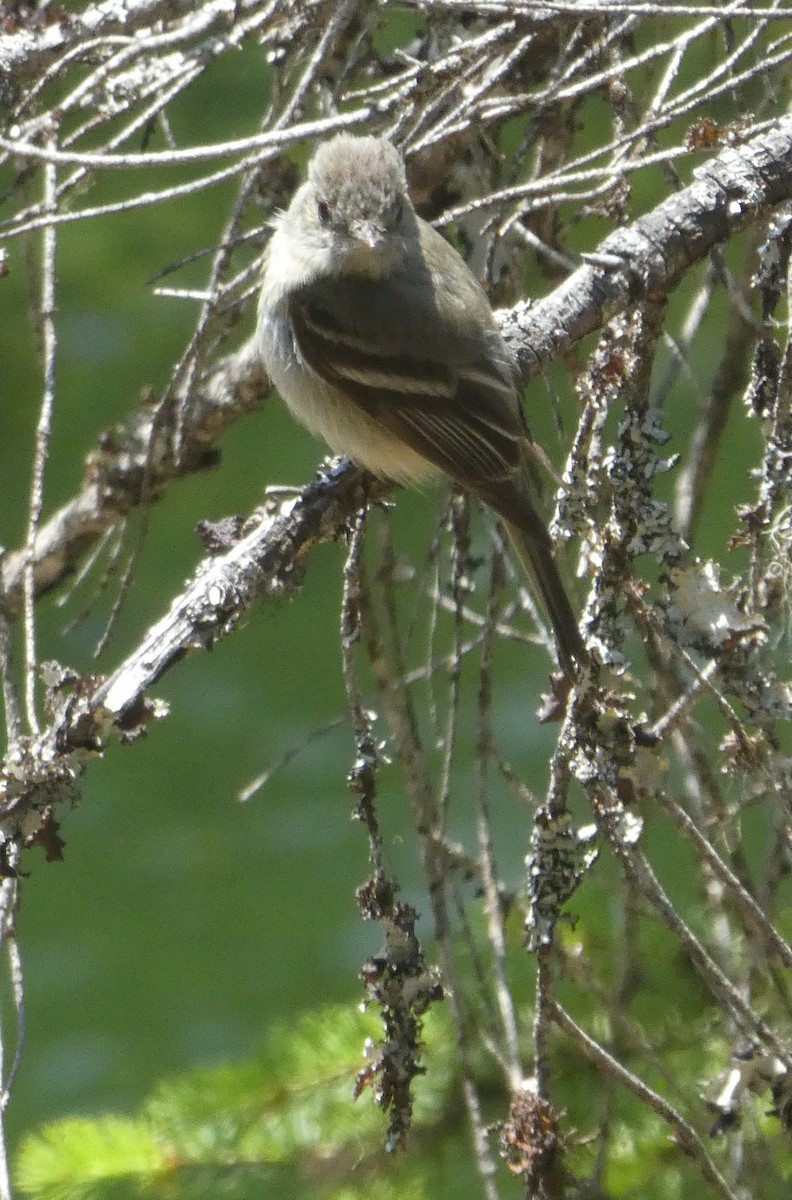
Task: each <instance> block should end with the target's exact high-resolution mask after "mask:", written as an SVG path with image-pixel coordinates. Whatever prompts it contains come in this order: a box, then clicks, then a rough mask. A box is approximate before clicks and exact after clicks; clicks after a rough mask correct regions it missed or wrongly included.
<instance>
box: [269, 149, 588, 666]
mask: <svg viewBox="0 0 792 1200" xmlns="http://www.w3.org/2000/svg"><path fill="white" fill-rule="evenodd" d="M258 336H259V339H260V345H261V352H262V355H263V358H264V364H265V366H266V369H267V372H268V374H269V376H270V379H271V380H272V382H273V384H274V385H275V387H276V388H277V390H278V391H279V392H280V394H281V396H282V397H283V399H284V400H285V401H286V404H287V405H288V407H289V408H290V410H291V412H292V413H293V415H294V416H295V417H296V419H297V420H298V421H300V422H301V423H302V424H303V425H305V426H306V427H307V428H308V429H310V430H311V431H312V432H313V433H315V434H318V435H319V436H320V437H321V438H323V439H324V441H325V442H326V443H327V445H328V446H329V447H330V449H331V450H332V451H333V452H334V453H336V454H344V455H347V456H348V457H349V458H351V459H353V460H354V461H355V462H356V463H358V464H359V465H360V466H362V467H365V468H366V469H367V470H369V471H371V472H372V474H374V475H377V476H378V477H379V478H381V479H389V480H393V481H394V482H396V483H415V482H418V481H421V480H426V479H427V478H428V477H430V476H431V475H433V474H438V473H445V474H446V475H448V476H449V477H450V478H451V479H452V480H453V481H454V483H456V484H458V485H459V486H460V487H461V488H463V489H465V490H466V491H468V492H471V493H472V494H473V495H474V496H478V497H479V499H481V500H483V501H484V502H485V503H486V504H488V505H489V506H490V508H492V509H494V511H495V512H496V513H497V514H498V516H499V517H501V519H502V520H503V523H504V525H505V527H506V530H507V532H508V534H509V537H510V539H511V541H512V543H513V545H514V548H515V550H516V551H517V554H518V555H519V557H520V560H521V562H522V563H523V566H524V568H525V570H526V572H527V575H528V578H529V581H530V582H531V583H532V586H533V588H534V590H535V591H536V593H537V594H538V596H539V597H540V599H541V602H542V604H543V606H544V608H545V609H546V611H547V614H548V616H549V617H550V620H551V622H552V625H553V630H554V632H555V638H556V642H557V645H558V653H559V658H560V661H561V664H562V666H563V668H564V671H565V673H566V674H567V676H568V677H569V678H570V679H574V678H576V677H577V675H578V672H579V670H580V668H581V667H582V666H583V665H584V664H585V663H586V662H587V661H588V653H587V650H586V647H585V644H584V642H583V639H582V637H581V635H580V631H579V629H578V625H577V621H576V619H575V615H574V613H573V611H572V607H571V605H570V603H569V599H568V597H567V594H566V591H565V590H564V585H563V583H562V582H561V578H560V576H559V573H558V568H557V567H556V564H555V560H554V558H553V548H552V543H551V541H550V537H549V534H548V532H547V529H546V527H545V525H544V523H543V521H542V520H541V518H540V517H539V515H538V513H537V511H536V508H535V506H534V502H533V499H532V495H531V481H530V472H529V469H528V455H529V454H530V434H529V432H528V428H527V426H526V424H525V418H524V416H523V411H522V407H521V405H520V398H519V392H518V381H517V372H516V366H515V363H514V360H513V357H512V355H511V354H510V352H509V350H508V348H507V347H506V344H505V343H504V341H503V338H502V337H501V335H500V332H499V330H498V326H497V323H496V321H495V318H494V316H493V313H492V309H491V308H490V306H489V302H488V300H487V297H486V295H485V293H484V291H483V289H482V288H481V287H480V285H479V284H478V282H477V281H476V279H475V278H474V276H473V275H472V273H471V272H470V270H469V268H468V267H467V265H466V264H465V262H464V261H463V259H462V258H461V257H460V256H459V254H457V252H456V250H454V248H453V247H452V246H450V245H449V243H448V242H446V241H445V240H444V238H442V237H441V236H440V234H439V233H437V232H436V231H435V230H434V229H432V227H431V225H428V224H427V223H426V222H425V221H423V220H421V218H420V217H418V216H417V215H416V212H415V210H414V208H413V206H412V204H411V202H410V198H409V195H408V193H407V180H406V176H405V172H404V163H403V162H402V159H401V156H400V155H399V153H398V151H397V150H396V149H395V148H394V147H393V146H392V145H391V144H390V143H389V142H387V141H385V139H384V138H377V137H353V136H351V135H350V134H345V133H342V134H338V135H337V136H336V137H334V138H332V139H331V140H330V141H328V142H325V143H324V144H323V145H321V146H320V147H319V149H318V150H317V151H316V153H315V155H314V157H313V159H312V161H311V164H310V167H309V170H308V178H307V180H306V182H305V183H304V184H303V185H302V186H301V187H300V188H299V189H298V191H297V192H296V193H295V195H294V198H293V199H292V202H291V204H290V205H289V207H288V209H286V211H285V212H282V213H280V214H279V215H278V217H277V219H276V221H275V225H274V232H273V234H272V237H271V239H270V242H269V245H268V247H267V252H266V258H265V266H264V275H263V281H262V287H261V300H260V304H259V327H258Z"/></svg>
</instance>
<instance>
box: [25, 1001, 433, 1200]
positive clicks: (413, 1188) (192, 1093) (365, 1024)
mask: <svg viewBox="0 0 792 1200" xmlns="http://www.w3.org/2000/svg"><path fill="white" fill-rule="evenodd" d="M378 1033H379V1029H378V1026H377V1021H376V1017H375V1016H374V1015H373V1014H371V1013H365V1014H361V1013H360V1012H356V1011H353V1010H350V1009H349V1008H344V1007H340V1006H339V1007H334V1008H327V1009H324V1010H321V1011H318V1012H315V1013H310V1014H308V1015H306V1016H304V1017H302V1018H300V1019H299V1021H298V1022H297V1023H296V1024H295V1025H294V1026H286V1025H282V1026H280V1027H278V1028H275V1029H273V1030H272V1031H271V1033H270V1034H269V1035H268V1036H267V1038H266V1041H265V1043H264V1045H263V1046H262V1048H261V1051H260V1052H259V1054H258V1055H257V1056H256V1057H255V1059H253V1060H251V1061H249V1062H246V1063H240V1064H237V1065H224V1066H220V1067H216V1068H213V1069H209V1068H206V1069H201V1070H197V1071H192V1072H189V1073H187V1074H185V1075H183V1076H180V1077H178V1078H176V1079H174V1080H171V1081H169V1082H168V1083H163V1084H162V1085H160V1087H158V1088H157V1090H156V1092H155V1093H154V1095H153V1096H152V1097H151V1098H150V1099H149V1100H147V1101H146V1102H145V1103H144V1105H143V1107H142V1110H141V1112H140V1114H139V1116H137V1117H135V1118H129V1119H124V1118H121V1117H116V1116H102V1117H98V1118H95V1119H93V1120H91V1119H88V1118H83V1119H79V1120H76V1119H75V1120H65V1121H58V1122H55V1123H54V1124H51V1125H48V1126H46V1127H45V1128H44V1129H43V1130H42V1131H41V1132H39V1133H37V1134H34V1135H32V1136H29V1137H28V1138H27V1139H26V1140H25V1142H24V1144H23V1146H22V1149H21V1152H20V1154H19V1158H18V1163H17V1172H16V1178H17V1185H18V1187H19V1189H20V1191H21V1193H22V1194H23V1195H24V1196H28V1197H31V1198H32V1200H105V1198H107V1200H109V1198H110V1197H112V1198H113V1200H127V1197H128V1198H129V1200H143V1198H146V1197H151V1198H152V1200H154V1198H159V1197H162V1198H163V1200H201V1198H202V1197H209V1196H216V1197H221V1196H222V1197H226V1196H227V1197H229V1198H232V1197H249V1196H250V1195H251V1194H253V1193H252V1191H251V1189H252V1188H253V1187H254V1185H255V1194H258V1195H270V1194H271V1195H277V1196H278V1197H285V1196H289V1195H291V1194H294V1195H298V1194H303V1193H304V1187H305V1184H304V1180H305V1177H306V1176H309V1177H310V1178H311V1180H312V1183H311V1190H312V1191H313V1192H315V1193H317V1194H322V1195H327V1196H332V1197H333V1198H334V1200H363V1198H364V1197H367V1196H374V1195H382V1194H383V1192H382V1187H383V1177H384V1176H387V1178H388V1179H389V1180H390V1185H391V1186H392V1184H393V1177H394V1175H396V1176H398V1177H399V1189H398V1194H399V1196H401V1197H406V1198H407V1200H413V1198H414V1200H420V1198H421V1197H423V1196H424V1195H428V1194H429V1192H428V1191H427V1190H425V1182H426V1181H425V1174H426V1171H427V1169H428V1168H427V1161H428V1160H430V1159H431V1158H436V1153H435V1149H434V1148H432V1145H431V1143H432V1136H431V1131H432V1130H433V1129H436V1128H437V1127H438V1126H439V1125H442V1120H443V1116H444V1115H445V1114H446V1113H447V1111H448V1108H449V1101H450V1099H451V1096H452V1091H453V1073H452V1043H451V1035H450V1029H449V1026H448V1022H447V1019H446V1018H445V1017H444V1016H442V1015H440V1016H438V1015H435V1014H431V1015H429V1016H427V1018H426V1021H425V1037H426V1042H427V1057H428V1059H429V1060H430V1061H431V1070H430V1072H429V1073H428V1075H427V1076H424V1077H423V1078H422V1079H420V1080H419V1081H418V1085H417V1088H416V1091H417V1096H416V1106H415V1130H416V1139H417V1140H418V1142H419V1146H420V1145H422V1146H423V1148H424V1151H431V1154H429V1153H424V1154H422V1153H421V1152H420V1148H419V1151H418V1152H417V1153H416V1154H415V1155H409V1156H402V1158H401V1159H400V1161H398V1162H396V1163H395V1164H394V1162H393V1160H388V1159H387V1158H386V1156H385V1155H384V1154H383V1153H382V1151H381V1149H380V1147H381V1142H382V1136H383V1129H384V1121H383V1117H382V1114H381V1113H379V1112H378V1110H377V1109H376V1107H375V1106H374V1105H373V1104H372V1103H371V1102H370V1100H369V1097H368V1095H367V1094H366V1093H364V1094H363V1095H362V1096H361V1097H360V1098H359V1099H358V1100H357V1102H355V1100H354V1099H353V1091H354V1084H355V1077H356V1075H357V1073H358V1071H359V1070H360V1068H361V1066H362V1062H363V1060H362V1056H361V1051H362V1047H363V1046H364V1044H365V1042H366V1040H367V1039H372V1038H376V1037H377V1035H378ZM363 1164H365V1169H363ZM352 1168H355V1169H356V1172H357V1173H359V1174H360V1176H361V1178H360V1180H356V1181H354V1182H353V1183H351V1184H350V1183H349V1182H348V1176H349V1174H350V1171H351V1170H352ZM353 1179H354V1174H353ZM301 1180H302V1181H303V1182H302V1187H301V1186H300V1181H301ZM375 1184H376V1186H375Z"/></svg>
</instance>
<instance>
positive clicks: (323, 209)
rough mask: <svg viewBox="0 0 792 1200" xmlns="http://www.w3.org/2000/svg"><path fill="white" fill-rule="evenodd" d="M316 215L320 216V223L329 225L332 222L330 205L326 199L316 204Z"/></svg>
mask: <svg viewBox="0 0 792 1200" xmlns="http://www.w3.org/2000/svg"><path fill="white" fill-rule="evenodd" d="M316 215H317V216H318V218H319V224H320V225H328V224H329V223H330V205H329V204H328V203H327V201H326V200H320V201H319V202H318V204H317V205H316Z"/></svg>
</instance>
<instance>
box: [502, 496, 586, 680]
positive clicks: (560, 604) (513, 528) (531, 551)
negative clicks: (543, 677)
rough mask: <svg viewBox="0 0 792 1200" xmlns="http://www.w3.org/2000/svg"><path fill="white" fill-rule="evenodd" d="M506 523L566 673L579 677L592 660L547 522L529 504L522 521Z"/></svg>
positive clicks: (504, 522) (525, 507)
mask: <svg viewBox="0 0 792 1200" xmlns="http://www.w3.org/2000/svg"><path fill="white" fill-rule="evenodd" d="M513 511H514V510H513V509H512V512H513ZM503 524H504V526H505V529H506V532H507V533H508V535H509V538H510V540H511V542H512V545H513V546H514V549H515V550H516V552H517V557H518V558H519V560H520V562H521V564H522V566H523V569H524V571H525V573H526V575H527V576H528V582H529V584H530V586H531V590H532V591H533V592H534V593H535V594H536V595H537V596H538V598H539V600H540V602H541V604H542V607H543V608H544V610H545V612H546V614H547V616H548V617H549V618H550V622H551V624H552V626H553V633H554V634H555V640H556V646H557V647H558V657H559V659H560V661H561V666H562V667H563V669H564V673H565V674H566V676H567V677H568V678H569V679H570V680H574V679H577V678H578V676H579V675H580V672H581V670H582V669H583V667H584V666H585V665H586V663H587V662H588V661H589V653H588V650H587V649H586V644H585V642H584V641H583V638H582V636H581V633H580V629H579V628H578V623H577V619H576V617H575V614H574V612H573V611H572V605H571V604H570V602H569V597H568V596H567V593H566V589H565V587H564V585H563V583H562V582H561V576H560V575H559V573H558V567H557V566H556V563H555V559H554V557H553V543H552V542H551V540H550V535H549V533H548V532H547V529H546V528H545V525H544V522H543V521H542V520H541V518H540V517H539V514H538V513H537V512H536V510H535V509H534V508H533V505H532V504H526V505H525V506H524V507H522V508H521V511H520V520H519V524H518V523H516V522H515V520H514V519H513V518H512V517H509V518H506V517H504V518H503Z"/></svg>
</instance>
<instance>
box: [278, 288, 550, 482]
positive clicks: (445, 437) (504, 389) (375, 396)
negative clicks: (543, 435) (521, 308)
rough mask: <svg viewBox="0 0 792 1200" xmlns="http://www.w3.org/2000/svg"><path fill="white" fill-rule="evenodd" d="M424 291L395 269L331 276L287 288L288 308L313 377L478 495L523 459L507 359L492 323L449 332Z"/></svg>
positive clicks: (521, 425) (521, 431) (511, 473)
mask: <svg viewBox="0 0 792 1200" xmlns="http://www.w3.org/2000/svg"><path fill="white" fill-rule="evenodd" d="M427 297H428V298H429V299H431V290H430V289H427V288H426V287H424V288H411V287H410V284H409V281H406V280H404V281H400V280H399V279H398V278H397V280H396V281H395V282H394V283H393V284H391V282H390V281H388V282H385V281H377V282H368V281H366V280H359V279H358V280H355V281H354V282H353V283H352V284H351V285H350V284H347V283H346V282H345V281H343V280H338V279H333V280H328V281H324V282H321V283H316V284H312V285H310V286H308V287H306V288H305V289H303V290H302V291H301V292H297V293H295V294H294V295H293V296H292V298H291V300H290V302H289V314H290V317H291V321H292V327H293V329H294V334H295V339H296V343H297V347H298V349H299V352H300V355H301V356H302V359H303V361H304V362H305V363H306V365H307V366H308V367H309V368H310V369H311V370H312V371H313V372H314V373H315V374H316V375H317V376H318V377H319V378H320V379H322V380H323V381H324V382H325V383H327V384H329V385H330V386H331V387H334V388H337V389H338V390H339V391H341V392H343V393H344V394H345V395H346V396H348V397H349V399H350V400H351V401H352V402H353V403H355V404H357V405H358V406H359V407H360V409H361V410H362V411H363V412H365V413H366V414H367V415H368V416H369V417H370V418H371V419H373V420H374V421H376V422H377V423H378V424H380V425H382V426H383V427H384V428H386V429H388V430H389V431H390V432H391V433H393V434H394V435H395V436H396V437H398V438H400V439H401V440H402V441H403V442H405V443H406V444H407V445H409V446H410V447H411V448H412V449H413V450H415V451H416V452H417V453H418V454H420V455H422V456H423V457H424V458H426V459H428V460H429V461H430V462H432V463H434V464H435V465H436V466H438V467H440V468H441V469H442V470H444V471H445V472H446V473H447V474H448V475H450V476H451V477H452V478H453V479H455V480H456V481H457V482H458V483H460V484H461V485H462V486H463V487H465V488H468V489H470V490H472V491H475V492H479V494H484V493H485V492H486V490H487V488H486V485H487V484H488V483H493V482H495V481H497V480H505V479H508V478H511V477H512V476H514V474H515V473H516V472H517V471H518V469H519V467H520V464H521V462H522V454H523V444H524V440H525V437H526V432H527V431H526V429H525V426H524V423H523V419H522V410H521V408H520V405H519V401H518V398H517V393H516V390H515V387H514V382H513V375H512V366H511V364H510V362H509V361H508V357H507V354H506V351H505V348H504V347H503V344H502V342H501V341H500V337H499V336H498V334H497V332H496V331H495V329H494V326H493V328H492V330H488V331H487V332H485V333H482V330H481V325H480V323H474V325H473V326H472V328H471V331H470V333H466V331H465V330H464V329H461V330H459V331H457V332H455V333H454V334H453V335H452V336H449V334H448V331H447V329H446V330H443V329H442V328H441V327H440V326H439V322H438V320H437V317H436V314H435V313H434V312H432V311H427V303H426V298H427ZM397 316H398V319H395V318H396V317H397ZM418 346H423V347H425V351H424V353H423V354H420V353H417V352H416V347H418ZM485 498H486V497H485Z"/></svg>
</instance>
